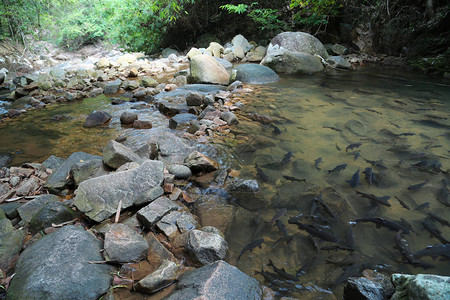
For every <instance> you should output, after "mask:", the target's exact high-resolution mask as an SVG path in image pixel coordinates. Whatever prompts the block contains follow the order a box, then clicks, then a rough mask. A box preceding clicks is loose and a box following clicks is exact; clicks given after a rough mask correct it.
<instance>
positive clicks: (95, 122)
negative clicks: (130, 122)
mask: <svg viewBox="0 0 450 300" xmlns="http://www.w3.org/2000/svg"><path fill="white" fill-rule="evenodd" d="M110 120H111V115H110V114H108V113H107V112H103V111H94V112H92V113H91V114H90V115H89V116H88V117H87V118H86V121H85V122H84V125H83V126H84V127H86V128H91V127H96V126H101V125H104V124H106V123H108V122H109V121H110Z"/></svg>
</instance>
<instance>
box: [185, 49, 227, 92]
mask: <svg viewBox="0 0 450 300" xmlns="http://www.w3.org/2000/svg"><path fill="white" fill-rule="evenodd" d="M190 73H191V76H190V79H191V81H192V82H193V83H212V84H222V85H227V84H228V83H229V81H230V74H228V72H227V70H226V69H225V68H224V67H223V66H222V65H221V64H220V63H219V62H218V61H217V60H216V59H214V57H212V56H210V55H206V54H202V55H196V56H194V57H192V58H191V67H190Z"/></svg>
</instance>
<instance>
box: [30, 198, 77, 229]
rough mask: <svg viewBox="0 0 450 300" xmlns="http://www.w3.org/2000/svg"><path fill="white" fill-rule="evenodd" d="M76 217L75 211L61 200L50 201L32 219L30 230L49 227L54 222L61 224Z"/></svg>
mask: <svg viewBox="0 0 450 300" xmlns="http://www.w3.org/2000/svg"><path fill="white" fill-rule="evenodd" d="M75 217H76V214H75V212H74V211H73V210H71V209H70V208H68V207H67V206H65V205H64V204H62V203H61V202H56V201H50V202H48V203H47V204H45V205H44V206H43V207H42V208H41V210H39V211H38V212H37V213H36V214H35V215H34V216H33V218H32V219H31V220H30V231H31V232H32V233H36V232H39V231H40V230H43V229H45V228H47V227H51V226H52V224H61V223H64V222H67V221H70V220H72V219H74V218H75Z"/></svg>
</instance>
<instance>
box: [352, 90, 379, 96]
mask: <svg viewBox="0 0 450 300" xmlns="http://www.w3.org/2000/svg"><path fill="white" fill-rule="evenodd" d="M354 91H355V92H357V93H358V94H362V95H374V94H375V93H372V92H367V91H363V90H360V89H354Z"/></svg>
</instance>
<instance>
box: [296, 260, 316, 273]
mask: <svg viewBox="0 0 450 300" xmlns="http://www.w3.org/2000/svg"><path fill="white" fill-rule="evenodd" d="M316 263H317V257H314V258H313V259H310V260H308V262H307V263H306V264H304V265H303V266H301V267H300V269H298V270H297V272H296V274H295V275H297V277H299V276H301V275H303V274H305V273H306V271H308V270H309V269H310V268H311V267H312V266H313V265H315V264H316Z"/></svg>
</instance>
